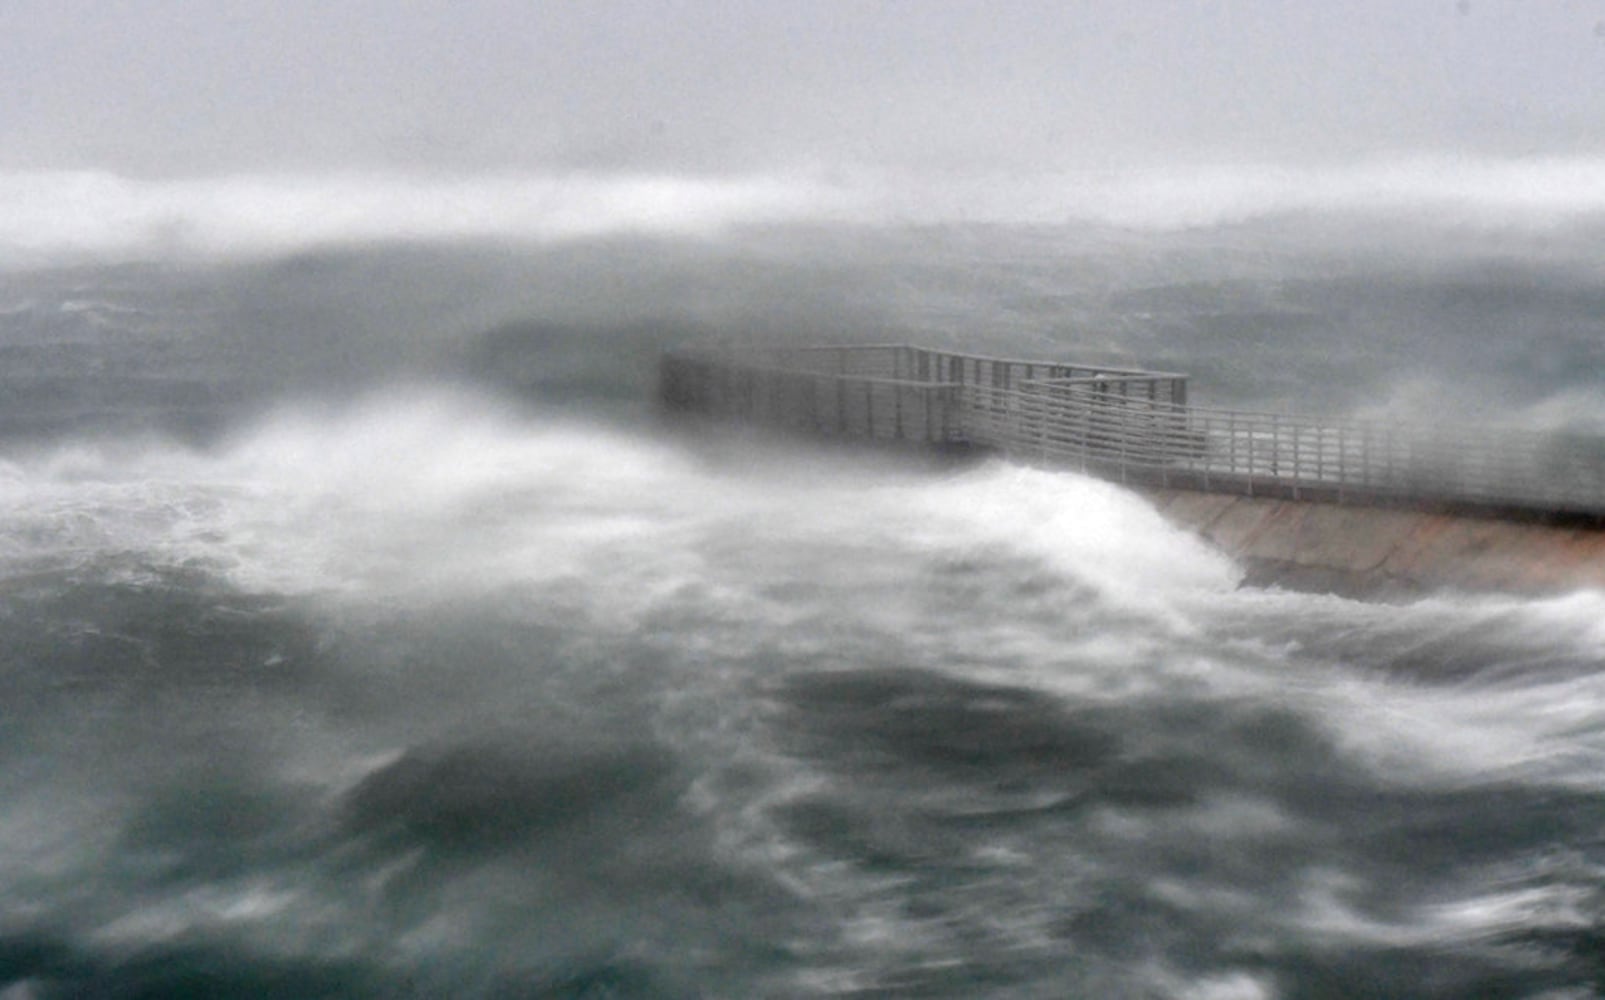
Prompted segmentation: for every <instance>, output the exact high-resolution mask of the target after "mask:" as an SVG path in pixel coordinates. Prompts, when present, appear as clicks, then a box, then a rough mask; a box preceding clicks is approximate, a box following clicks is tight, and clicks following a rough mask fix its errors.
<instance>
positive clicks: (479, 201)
mask: <svg viewBox="0 0 1605 1000" xmlns="http://www.w3.org/2000/svg"><path fill="white" fill-rule="evenodd" d="M1399 213H1405V214H1407V215H1411V216H1413V217H1416V218H1418V219H1419V220H1420V221H1422V222H1433V223H1444V224H1451V225H1455V226H1466V225H1473V226H1491V227H1508V226H1514V227H1518V228H1531V227H1537V228H1553V227H1555V226H1564V225H1568V224H1575V223H1579V222H1597V221H1598V220H1599V219H1600V218H1601V216H1605V161H1602V160H1599V159H1596V158H1589V157H1546V158H1534V159H1505V160H1500V159H1481V160H1477V159H1465V158H1450V157H1413V158H1393V159H1378V160H1373V161H1367V162H1362V163H1358V164H1349V165H1338V166H1331V165H1327V166H1320V165H1317V166H1308V165H1279V164H1248V165H1203V166H1198V167H1195V168H1175V167H1166V168H1163V169H1155V168H1141V167H1139V168H1133V169H1126V170H1118V171H1061V170H1032V169H1022V170H1020V171H1017V172H1013V173H1010V174H1007V175H998V174H995V173H986V174H964V173H955V174H919V173H910V172H888V171H886V170H882V169H878V168H852V167H848V168H842V169H831V170H797V171H790V172H778V173H770V174H747V175H729V176H692V175H685V176H673V175H644V174H585V173H499V174H490V175H457V176H439V175H409V174H405V173H362V172H345V173H337V174H329V175H296V174H284V175H271V174H263V175H248V174H247V175H235V176H223V177H203V178H186V179H165V180H141V179H133V178H127V177H120V176H117V175H114V174H110V173H104V172H93V171H78V172H59V173H48V172H45V173H41V172H35V173H12V174H7V175H0V261H5V262H9V263H10V264H11V265H12V266H17V265H24V266H26V265H29V264H32V263H35V262H38V261H41V260H43V261H50V260H56V259H59V258H61V257H63V256H68V257H88V258H92V259H119V258H126V257H144V256H151V255H157V256H161V255H181V256H182V255H213V254H226V255H240V254H249V255H258V254H273V253H282V252H288V251H294V250H298V249H302V248H306V247H313V246H323V245H330V244H349V243H364V242H374V241H392V240H403V241H450V240H462V239H492V240H513V241H525V242H530V241H533V242H552V241H564V240H575V239H589V238H597V237H606V236H611V235H620V234H631V235H660V236H693V237H707V236H713V235H717V234H719V233H721V232H726V231H728V230H730V229H732V228H733V227H741V226H753V225H772V224H787V223H810V222H835V223H843V222H845V223H863V224H872V225H879V224H889V223H899V224H900V223H913V224H932V223H944V222H965V223H1005V224H1037V225H1041V224H1066V223H1082V224H1092V225H1105V226H1114V227H1120V228H1131V229H1138V230H1149V231H1169V230H1177V229H1188V228H1196V227H1209V226H1219V225H1232V224H1239V223H1246V222H1252V221H1254V220H1256V219H1261V218H1266V217H1271V216H1281V215H1287V214H1307V215H1314V216H1347V215H1358V216H1361V217H1363V218H1367V219H1373V220H1374V219H1377V218H1389V217H1394V216H1397V215H1398V214H1399Z"/></svg>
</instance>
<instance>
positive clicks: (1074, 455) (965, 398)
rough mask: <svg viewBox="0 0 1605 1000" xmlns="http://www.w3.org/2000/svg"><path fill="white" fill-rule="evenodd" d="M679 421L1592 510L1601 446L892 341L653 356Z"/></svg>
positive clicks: (1152, 471)
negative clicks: (1256, 404)
mask: <svg viewBox="0 0 1605 1000" xmlns="http://www.w3.org/2000/svg"><path fill="white" fill-rule="evenodd" d="M662 375H663V385H662V391H663V398H664V400H665V402H666V403H667V404H668V405H670V406H674V407H677V408H681V409H686V410H690V411H693V412H699V413H705V414H709V415H714V416H722V417H729V418H736V419H742V420H746V421H751V422H756V423H764V424H769V425H774V426H779V427H785V428H791V429H797V430H804V431H809V432H813V433H819V434H826V435H832V436H841V437H857V438H867V439H873V440H899V441H907V442H914V443H924V444H935V445H943V444H953V443H967V444H971V445H977V446H983V447H988V448H993V449H996V450H998V451H1001V452H1004V453H1006V454H1009V455H1011V456H1015V457H1018V458H1022V459H1026V460H1034V461H1041V462H1046V463H1052V464H1059V465H1070V466H1074V467H1077V468H1080V469H1083V470H1086V471H1088V472H1092V473H1095V474H1097V475H1101V476H1105V477H1107V478H1112V479H1117V480H1120V481H1123V482H1134V483H1150V484H1159V485H1169V486H1184V487H1189V488H1194V489H1201V490H1209V491H1216V492H1229V493H1243V494H1248V495H1251V496H1252V495H1268V496H1285V497H1292V498H1295V499H1330V500H1337V501H1342V502H1357V503H1396V502H1422V501H1426V502H1438V503H1444V504H1459V505H1476V506H1485V507H1491V508H1515V509H1523V510H1533V511H1542V512H1552V513H1566V514H1583V515H1588V516H1594V517H1597V516H1601V515H1605V439H1600V438H1592V437H1579V436H1575V435H1574V436H1566V435H1555V434H1544V433H1537V432H1524V431H1513V430H1494V429H1479V428H1470V427H1464V426H1458V425H1455V426H1443V427H1425V426H1407V425H1399V424H1391V423H1384V422H1380V421H1358V420H1334V419H1324V418H1313V417H1301V416H1295V415H1292V414H1278V413H1258V412H1251V411H1243V410H1224V409H1212V408H1206V407H1197V406H1190V405H1188V404H1187V379H1186V376H1184V375H1179V374H1176V373H1173V372H1148V371H1138V370H1129V369H1113V368H1099V367H1095V366H1087V365H1073V364H1062V363H1057V362H1041V361H1011V360H1006V359H998V358H986V357H978V356H972V355H961V354H954V353H950V352H943V351H931V350H926V349H923V348H917V347H910V346H907V345H892V344H887V345H870V346H865V347H857V346H850V347H835V346H830V347H805V348H770V349H755V348H745V349H734V350H699V351H687V352H676V353H673V354H670V355H667V356H666V357H665V358H664V362H663V370H662Z"/></svg>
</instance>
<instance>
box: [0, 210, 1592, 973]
mask: <svg viewBox="0 0 1605 1000" xmlns="http://www.w3.org/2000/svg"><path fill="white" fill-rule="evenodd" d="M1289 231H1293V232H1297V231H1298V230H1297V227H1292V228H1291V230H1279V232H1282V233H1283V235H1282V236H1279V237H1277V238H1275V239H1273V238H1271V237H1270V236H1268V235H1266V234H1264V233H1261V234H1258V235H1256V234H1254V233H1252V232H1246V231H1244V230H1243V229H1241V228H1231V227H1226V228H1214V229H1208V230H1203V231H1197V230H1187V231H1179V232H1173V233H1169V234H1147V235H1140V236H1135V235H1132V234H1131V233H1130V232H1117V231H1113V230H1103V229H1098V228H1096V227H1081V228H1076V227H1058V228H1046V229H1044V228H1018V229H1004V228H998V227H969V228H966V227H954V226H948V227H921V228H914V229H907V230H896V229H885V228H882V229H876V230H873V231H869V230H859V229H854V228H852V227H848V226H837V227H828V226H818V227H793V228H791V229H779V230H777V229H756V230H751V231H749V232H747V233H745V234H744V235H726V236H723V237H718V238H693V239H669V238H664V239H657V238H644V237H643V238H624V237H606V238H603V237H598V238H595V239H590V240H586V241H579V242H570V243H565V244H562V245H554V246H547V247H545V248H537V247H529V246H525V247H521V248H518V247H511V246H505V245H491V244H475V245H464V246H461V247H450V246H441V245H434V246H432V247H428V248H423V247H417V246H413V247H408V246H404V245H390V246H388V247H368V248H355V247H353V248H348V249H337V250H336V249H330V250H307V251H304V252H298V253H291V254H286V255H282V256H265V257H257V258H251V259H232V260H223V261H212V262H209V263H208V262H203V261H200V260H197V259H194V258H192V257H186V258H183V261H182V262H181V263H176V262H172V261H167V262H161V261H160V259H158V258H153V260H155V262H151V261H147V262H145V263H117V264H112V263H99V264H89V263H83V262H79V263H74V264H66V263H59V264H50V265H48V266H47V265H46V264H42V263H38V262H33V263H30V264H29V265H28V266H26V267H21V266H19V267H17V268H14V269H12V270H11V271H9V272H7V273H5V274H4V276H3V278H0V353H3V357H4V365H3V366H0V595H3V600H0V678H3V679H0V684H3V686H0V690H3V691H4V693H5V697H4V700H3V703H0V844H3V845H4V850H3V851H0V996H3V997H5V998H6V1000H13V998H17V1000H20V998H46V997H51V998H53V997H84V996H89V997H157V996H164V997H165V996H207V997H214V996H215V997H236V996H237V997H297V998H300V997H318V996H329V997H335V996H341V997H344V996H358V997H396V996H430V997H440V996H477V997H521V996H528V997H546V996H587V997H590V996H597V997H600V996H615V997H693V996H717V997H750V996H774V997H809V996H861V995H862V996H940V997H975V996H999V997H1066V996H1086V997H1155V998H1160V997H1175V998H1198V1000H1206V998H1207V1000H1259V998H1272V997H1332V998H1339V997H1357V996H1375V997H1415V996H1421V997H1469V996H1484V997H1504V996H1510V997H1544V998H1562V997H1564V998H1574V997H1588V996H1596V995H1600V994H1601V993H1605V842H1602V831H1605V675H1602V674H1601V672H1600V667H1601V666H1602V665H1605V663H1602V660H1605V653H1602V650H1605V595H1602V594H1600V593H1598V592H1582V593H1575V594H1570V595H1558V596H1554V597H1551V598H1547V599H1536V600H1535V599H1517V598H1507V597H1499V596H1469V595H1456V594H1447V593H1446V594H1440V595H1434V596H1429V597H1426V598H1423V599H1420V600H1416V601H1413V602H1409V603H1402V604H1371V603H1360V602H1354V601H1349V600H1343V599H1338V598H1335V597H1325V596H1313V595H1304V594H1296V593H1288V592H1282V591H1279V590H1275V589H1270V590H1263V589H1253V588H1239V587H1238V582H1239V579H1240V575H1241V574H1240V571H1239V570H1238V568H1237V567H1235V566H1234V565H1232V563H1231V562H1230V561H1228V560H1227V559H1225V558H1223V557H1222V556H1220V555H1219V554H1217V553H1214V552H1212V551H1210V550H1208V549H1207V548H1206V547H1204V546H1203V545H1202V544H1201V543H1200V542H1198V541H1197V540H1195V539H1194V538H1192V537H1190V536H1188V535H1185V534H1183V533H1180V532H1178V531H1176V530H1173V529H1171V528H1169V527H1167V526H1166V525H1165V524H1164V523H1163V522H1161V521H1160V519H1159V518H1158V517H1157V516H1156V515H1155V514H1154V513H1153V511H1152V510H1150V509H1149V508H1148V507H1146V506H1145V505H1144V504H1143V503H1142V501H1141V500H1139V499H1137V498H1135V497H1134V496H1132V495H1130V494H1128V493H1125V492H1123V491H1122V490H1120V489H1118V488H1116V487H1114V486H1111V485H1107V484H1103V483H1099V482H1096V481H1092V480H1088V479H1084V478H1081V477H1079V476H1077V475H1075V474H1071V473H1061V472H1053V471H1045V470H1033V469H1025V468H1019V467H1014V466H1010V465H1008V464H1003V463H995V462H993V463H984V464H978V465H971V466H966V467H958V468H955V467H943V466H932V465H928V464H924V463H920V462H903V461H898V460H895V459H890V458H888V457H886V456H880V455H863V454H843V453H834V452H830V451H828V450H822V449H818V448H815V447H812V446H809V445H806V444H800V443H795V442H781V441H767V440H756V439H750V438H748V437H745V436H743V435H741V434H727V433H717V432H707V433H703V432H688V431H686V430H684V429H681V428H674V427H665V426H662V425H660V423H659V422H658V421H657V419H656V418H655V415H654V413H653V411H652V408H651V384H652V363H653V359H654V357H655V353H656V351H657V350H658V349H659V348H660V347H662V346H665V345H667V344H669V343H673V342H676V341H679V340H682V339H685V338H690V337H703V336H725V337H731V336H739V337H744V338H745V337H751V338H758V339H765V340H774V339H792V340H807V339H815V338H833V339H843V338H846V339H860V340H872V341H884V340H888V339H898V340H902V339H912V340H920V341H924V342H927V343H931V344H933V345H934V346H947V347H970V348H972V349H974V350H976V351H978V352H981V353H992V354H1027V355H1033V356H1048V357H1064V358H1089V359H1092V360H1103V361H1105V362H1107V363H1113V362H1118V361H1131V362H1135V363H1140V364H1149V365H1154V366H1161V367H1171V368H1182V369H1184V370H1190V371H1193V372H1194V373H1195V374H1196V375H1197V377H1198V378H1197V381H1196V382H1195V386H1194V390H1193V391H1194V394H1195V397H1201V398H1207V399H1209V400H1212V401H1216V402H1221V403H1235V404H1241V405H1262V406H1298V407H1299V408H1301V409H1304V410H1307V411H1309V410H1313V411H1320V412H1365V413H1381V412H1399V413H1406V414H1409V413H1417V414H1420V413H1431V414H1434V415H1435V416H1440V417H1443V418H1446V419H1447V418H1450V417H1455V416H1465V415H1481V416H1482V418H1483V419H1490V418H1491V417H1497V418H1499V419H1502V420H1504V421H1505V422H1510V423H1516V424H1522V425H1525V426H1537V427H1552V428H1567V429H1572V430H1578V429H1581V430H1598V429H1599V428H1600V427H1601V426H1605V400H1602V391H1601V385H1600V371H1601V369H1602V366H1605V354H1602V353H1601V352H1602V351H1605V347H1602V344H1605V319H1602V316H1605V309H1602V306H1605V293H1602V292H1601V291H1600V285H1599V279H1600V277H1601V275H1600V272H1599V270H1598V266H1597V263H1595V262H1597V260H1598V259H1599V258H1598V250H1599V247H1600V241H1598V240H1588V239H1584V238H1582V237H1579V236H1576V235H1572V236H1567V237H1565V238H1562V237H1561V236H1560V235H1557V234H1552V235H1551V236H1549V237H1545V238H1543V239H1536V238H1535V239H1534V240H1533V241H1532V242H1531V244H1530V245H1526V244H1524V245H1521V246H1514V247H1513V246H1512V245H1511V243H1510V241H1509V240H1500V239H1489V240H1486V241H1484V242H1481V243H1478V244H1477V245H1476V246H1473V247H1471V248H1469V249H1468V247H1467V246H1466V245H1465V243H1464V242H1463V241H1456V240H1454V239H1444V240H1441V241H1437V242H1433V243H1431V245H1430V246H1426V245H1424V244H1423V243H1422V242H1420V241H1412V239H1409V238H1406V237H1404V236H1401V235H1400V234H1399V233H1397V232H1394V233H1385V232H1382V231H1380V230H1378V231H1375V232H1373V231H1369V230H1355V229H1353V228H1350V229H1341V230H1336V231H1332V232H1326V233H1323V234H1321V235H1320V237H1319V238H1318V239H1317V238H1316V237H1314V236H1313V235H1310V234H1305V235H1302V236H1296V237H1295V236H1290V235H1286V233H1287V232H1289Z"/></svg>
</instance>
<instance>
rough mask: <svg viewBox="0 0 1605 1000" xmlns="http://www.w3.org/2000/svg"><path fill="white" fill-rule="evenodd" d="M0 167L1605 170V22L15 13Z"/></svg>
mask: <svg viewBox="0 0 1605 1000" xmlns="http://www.w3.org/2000/svg"><path fill="white" fill-rule="evenodd" d="M0 95H4V96H3V98H0V169H10V170H16V169H30V170H33V169H62V168H74V169H77V168H96V169H105V170H112V171H117V172H121V173H124V174H128V175H131V176H137V177H171V176H195V175H201V174H209V173H226V172H237V171H306V170H323V169H328V168H373V167H382V168H392V169H395V168H399V169H408V170H414V169H415V170H436V169H449V170H454V171H455V170H461V169H482V168H492V169H498V170H509V169H511V170H532V171H534V170H551V169H554V168H575V167H577V168H602V169H608V170H630V171H639V170H648V171H675V172H678V171H687V170H689V171H695V172H699V173H708V172H713V173H726V172H743V171H762V170H772V169H796V168H807V169H825V170H828V169H830V168H831V167H834V166H837V165H847V166H858V165H876V166H893V167H897V168H904V167H917V168H922V169H930V170H954V171H974V170H979V171H996V170H1013V169H1022V170H1042V169H1054V168H1082V167H1096V168H1104V167H1120V166H1126V165H1131V164H1155V163H1194V162H1217V163H1218V162H1243V161H1252V162H1289V161H1292V162H1298V163H1308V162H1331V161H1342V160H1345V159H1354V158H1364V157H1367V156H1374V155H1377V154H1379V153H1430V154H1445V153H1447V154H1470V155H1482V154H1495V155H1500V156H1511V155H1516V156H1526V155H1531V154H1567V155H1576V154H1593V153H1597V152H1599V151H1600V149H1601V147H1602V146H1605V0H1341V2H1338V0H1334V2H1327V3H1316V2H1312V0H1215V2H1211V0H1190V2H1180V0H1119V2H1116V0H1081V2H1077V0H1056V2H1015V3H1009V2H1003V0H990V2H974V3H961V2H952V0H943V2H931V0H900V2H881V3H875V2H820V3H804V2H797V0H791V2H780V0H732V2H719V3H715V2H680V3H669V2H646V0H635V2H624V0H608V2H594V0H593V2H582V0H561V2H559V0H551V2H528V0H526V2H510V0H507V2H504V0H450V2H446V0H411V2H409V0H384V2H380V0H214V2H209V3H200V2H196V0H145V2H117V0H0Z"/></svg>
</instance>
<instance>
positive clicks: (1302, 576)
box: [1142, 489, 1605, 596]
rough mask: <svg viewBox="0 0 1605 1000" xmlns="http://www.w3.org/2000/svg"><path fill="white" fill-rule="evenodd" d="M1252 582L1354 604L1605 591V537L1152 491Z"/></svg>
mask: <svg viewBox="0 0 1605 1000" xmlns="http://www.w3.org/2000/svg"><path fill="white" fill-rule="evenodd" d="M1142 492H1143V494H1144V495H1146V496H1148V497H1149V498H1150V499H1151V500H1152V501H1153V502H1154V503H1155V504H1156V505H1157V506H1158V507H1159V509H1160V511H1161V512H1162V513H1163V514H1164V515H1165V516H1166V517H1167V518H1168V519H1170V520H1171V521H1172V522H1173V523H1175V524H1178V525H1180V526H1182V527H1186V528H1191V529H1192V530H1194V531H1197V532H1198V533H1199V534H1200V535H1202V536H1203V537H1204V538H1205V539H1206V540H1208V541H1209V542H1211V543H1212V544H1214V545H1216V546H1218V547H1219V548H1220V549H1222V550H1223V551H1225V552H1226V553H1228V554H1230V555H1231V556H1233V557H1234V558H1236V559H1238V560H1239V561H1241V562H1242V563H1243V565H1244V566H1245V567H1246V568H1247V570H1248V579H1247V581H1246V582H1248V583H1251V584H1277V585H1282V586H1286V587H1290V588H1293V589H1299V590H1315V591H1330V592H1334V593H1341V594H1348V595H1351V596H1388V595H1390V594H1400V595H1404V594H1410V593H1419V592H1421V591H1424V590H1432V589H1452V590H1468V591H1507V592H1517V593H1530V594H1542V593H1558V592H1564V591H1571V590H1578V589H1584V588H1601V589H1605V530H1601V529H1600V528H1599V527H1597V526H1589V525H1565V524H1559V525H1555V524H1543V523H1522V522H1516V521H1506V520H1499V519H1495V518H1484V517H1474V516H1468V515H1463V514H1444V513H1432V512H1417V511H1411V510H1398V509H1389V508H1373V507H1356V506H1344V505H1338V504H1331V503H1318V502H1310V501H1300V500H1282V499H1266V498H1256V497H1240V496H1229V495H1223V494H1215V493H1201V492H1196V491H1193V490H1179V489H1145V490H1143V491H1142Z"/></svg>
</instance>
